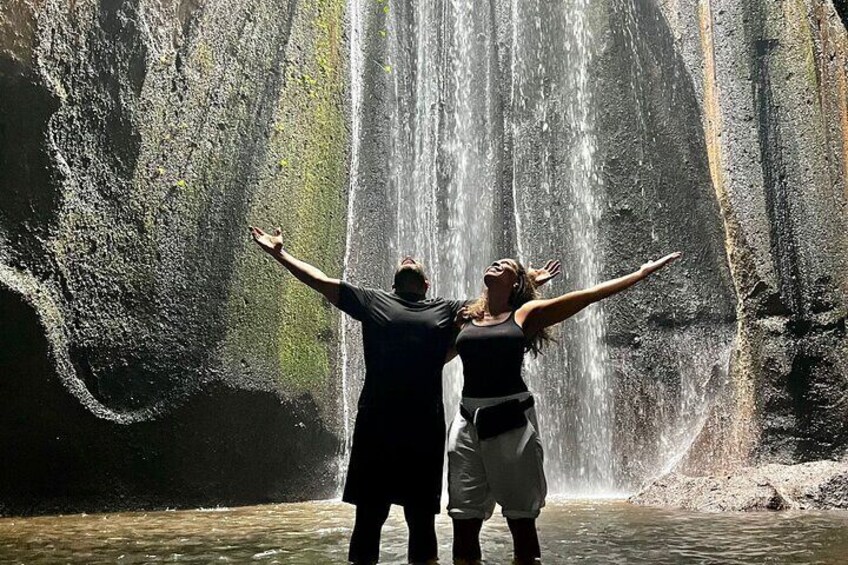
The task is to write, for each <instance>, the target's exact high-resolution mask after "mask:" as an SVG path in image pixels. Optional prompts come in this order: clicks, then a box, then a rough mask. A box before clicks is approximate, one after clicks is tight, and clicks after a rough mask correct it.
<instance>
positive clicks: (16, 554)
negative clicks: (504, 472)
mask: <svg viewBox="0 0 848 565" xmlns="http://www.w3.org/2000/svg"><path fill="white" fill-rule="evenodd" d="M352 523H353V512H352V507H350V506H348V505H344V504H340V503H338V502H309V503H303V504H280V505H269V506H252V507H245V508H234V509H223V510H207V511H204V510H195V511H180V512H150V513H127V514H102V515H90V516H86V515H82V516H51V517H42V518H25V519H19V518H3V519H0V563H27V564H32V563H58V562H61V563H68V562H70V563H156V562H193V563H210V562H213V561H216V562H235V563H240V562H247V561H251V562H265V563H286V564H328V563H344V562H345V557H346V555H347V541H348V538H349V536H350V527H351V525H352ZM437 525H438V531H439V542H440V555H441V557H442V562H443V563H448V562H449V556H450V539H451V537H450V521H449V519H448V518H447V516H446V515H445V514H444V513H442V514H441V515H440V516H439V518H438V521H437ZM539 530H540V533H541V538H542V551H543V555H544V556H545V563H548V564H561V563H578V562H579V563H654V564H666V563H734V564H744V563H751V564H754V563H757V564H760V563H781V564H783V563H787V564H791V563H805V564H806V563H821V564H837V563H844V562H845V560H844V559H845V556H846V555H848V514H838V513H803V514H801V513H779V514H762V513H757V514H720V515H715V514H694V513H689V512H678V511H668V510H658V509H653V508H642V507H637V506H631V505H628V504H626V503H623V502H616V501H603V502H601V501H588V502H585V501H571V502H554V503H549V505H548V508H546V509H545V510H544V511H543V512H542V516H541V518H540V519H539ZM482 539H483V547H484V552H485V554H486V557H487V562H488V563H508V562H509V555H510V552H511V549H512V543H511V540H510V537H509V531H508V530H507V527H506V523H505V522H504V520H503V519H502V518H501V517H499V516H496V517H495V518H493V519H492V520H491V521H490V522H488V523H487V524H486V526H484V528H483V535H482ZM405 544H406V526H405V524H404V523H403V519H402V516H401V513H400V512H399V511H398V509H394V510H393V512H392V515H391V517H390V518H389V521H388V523H387V524H386V527H385V528H384V530H383V554H382V556H383V563H404V562H405V561H404V556H405V552H406V547H405Z"/></svg>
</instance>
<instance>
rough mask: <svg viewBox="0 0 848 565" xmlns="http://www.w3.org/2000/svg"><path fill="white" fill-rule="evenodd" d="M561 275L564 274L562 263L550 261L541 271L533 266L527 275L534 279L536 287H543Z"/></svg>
mask: <svg viewBox="0 0 848 565" xmlns="http://www.w3.org/2000/svg"><path fill="white" fill-rule="evenodd" d="M560 273H562V263H560V262H559V261H548V262H547V263H545V266H544V267H542V268H541V269H534V268H533V267H532V266H531V267H529V268H528V269H527V274H528V275H529V276H530V278H531V279H533V282H534V283H536V286H542V285H543V284H545V283H546V282H548V281H550V280H551V279H553V278H556V277H557V276H559V274H560Z"/></svg>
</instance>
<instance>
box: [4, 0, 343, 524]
mask: <svg viewBox="0 0 848 565" xmlns="http://www.w3.org/2000/svg"><path fill="white" fill-rule="evenodd" d="M344 8H345V4H344V2H343V1H341V0H303V1H299V2H297V1H294V0H276V1H264V0H263V1H260V0H256V1H248V2H239V3H231V2H213V1H208V2H206V1H204V0H181V1H170V0H131V1H119V0H103V1H86V2H76V3H66V2H54V1H29V0H11V1H8V2H3V4H2V6H0V194H2V198H0V310H2V316H0V319H2V323H0V352H2V354H0V415H2V416H0V461H2V463H0V509H3V508H5V509H6V511H9V512H40V511H44V510H55V509H63V508H74V509H91V508H99V507H110V508H114V507H121V506H128V507H131V506H139V505H140V506H151V505H166V506H174V505H183V504H201V503H202V504H215V503H229V502H249V501H263V500H281V499H295V498H314V497H321V496H326V495H329V494H332V493H333V492H334V489H335V488H336V485H335V480H334V477H335V465H336V463H335V459H336V454H337V452H338V449H339V444H340V439H339V434H338V430H337V425H336V423H335V414H336V413H337V412H338V410H337V406H336V400H335V399H336V398H337V396H338V394H337V384H336V383H335V381H334V379H332V377H331V376H332V375H333V374H334V359H335V357H336V356H335V347H336V346H335V343H336V341H337V340H336V333H337V327H338V318H337V317H336V314H335V313H334V312H333V311H332V310H331V308H330V307H329V306H328V305H327V304H324V303H323V302H322V301H320V300H318V299H317V298H316V297H315V296H312V295H311V294H309V293H308V292H305V291H304V289H302V288H301V287H299V286H298V285H296V284H291V279H287V278H285V277H284V276H283V275H282V273H281V272H280V269H279V268H277V267H276V266H274V265H272V264H271V262H270V261H269V260H268V259H267V258H266V257H264V256H262V255H261V254H260V253H259V252H258V251H256V250H254V249H253V248H252V247H251V245H252V244H251V243H250V242H249V238H248V237H247V235H248V233H247V225H248V224H250V223H257V224H259V225H265V226H271V225H274V224H279V225H281V226H283V230H284V233H285V236H286V238H287V240H288V242H289V246H290V247H291V248H292V249H293V250H294V251H295V252H296V253H298V254H300V255H302V256H304V257H306V258H309V259H310V260H312V261H314V262H315V263H316V264H318V265H319V266H321V267H322V268H324V269H325V270H327V271H328V272H330V273H332V274H335V275H339V274H340V272H341V261H342V254H343V251H344V229H345V201H346V197H345V194H346V189H347V170H346V169H347V165H346V162H347V154H348V132H347V127H346V124H347V122H348V119H347V110H346V107H347V106H346V105H347V102H346V89H347V76H348V72H347V49H346V39H345V32H344V30H345V15H344V14H345V10H344Z"/></svg>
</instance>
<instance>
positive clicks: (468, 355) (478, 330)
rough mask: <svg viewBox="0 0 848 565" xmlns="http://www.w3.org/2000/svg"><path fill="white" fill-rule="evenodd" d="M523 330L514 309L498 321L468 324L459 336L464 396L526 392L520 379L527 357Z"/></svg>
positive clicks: (525, 386)
mask: <svg viewBox="0 0 848 565" xmlns="http://www.w3.org/2000/svg"><path fill="white" fill-rule="evenodd" d="M525 343H526V340H525V338H524V331H523V330H522V329H521V328H520V327H519V325H518V324H517V323H516V322H515V312H511V313H510V315H509V318H507V319H506V320H504V321H503V322H501V323H499V324H493V325H491V326H477V325H474V323H468V324H465V327H464V328H462V331H460V332H459V335H458V336H457V338H456V351H457V353H459V356H460V358H461V359H462V370H463V375H464V376H465V384H464V385H463V387H462V396H464V397H468V398H494V397H498V396H509V395H511V394H518V393H519V392H527V385H526V384H524V379H522V378H521V363H522V361H523V360H524V345H525Z"/></svg>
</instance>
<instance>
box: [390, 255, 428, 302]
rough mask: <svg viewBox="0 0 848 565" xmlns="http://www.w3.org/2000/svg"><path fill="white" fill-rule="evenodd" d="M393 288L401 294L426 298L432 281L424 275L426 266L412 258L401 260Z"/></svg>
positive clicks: (407, 257)
mask: <svg viewBox="0 0 848 565" xmlns="http://www.w3.org/2000/svg"><path fill="white" fill-rule="evenodd" d="M392 288H393V289H394V290H395V292H397V293H399V294H417V295H420V296H424V295H425V294H427V289H429V288H430V281H429V280H427V275H426V274H425V273H424V265H422V264H421V263H419V262H418V261H416V260H415V259H413V258H412V257H410V256H406V257H404V258H403V259H401V260H400V264H399V265H398V268H397V270H396V271H395V281H394V284H392Z"/></svg>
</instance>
